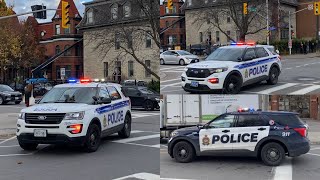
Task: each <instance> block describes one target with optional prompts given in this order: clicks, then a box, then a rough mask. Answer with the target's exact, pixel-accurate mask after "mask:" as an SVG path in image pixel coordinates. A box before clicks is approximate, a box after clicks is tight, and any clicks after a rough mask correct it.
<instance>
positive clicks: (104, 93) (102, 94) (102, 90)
mask: <svg viewBox="0 0 320 180" xmlns="http://www.w3.org/2000/svg"><path fill="white" fill-rule="evenodd" d="M99 97H100V98H110V95H109V92H108V91H107V89H106V88H105V87H102V88H100V92H99Z"/></svg>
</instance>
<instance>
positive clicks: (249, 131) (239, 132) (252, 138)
mask: <svg viewBox="0 0 320 180" xmlns="http://www.w3.org/2000/svg"><path fill="white" fill-rule="evenodd" d="M236 119H237V122H236V125H235V126H236V128H235V129H236V131H235V133H234V139H233V142H234V143H233V150H234V151H242V150H249V151H254V150H255V147H256V145H257V144H258V142H259V141H260V140H261V139H263V138H265V137H267V136H268V135H269V130H270V126H269V125H268V122H267V121H266V119H265V118H262V116H260V115H258V114H240V115H238V116H237V118H236Z"/></svg>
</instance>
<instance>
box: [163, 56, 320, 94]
mask: <svg viewBox="0 0 320 180" xmlns="http://www.w3.org/2000/svg"><path fill="white" fill-rule="evenodd" d="M300 57H301V56H300ZM282 65H283V71H282V73H281V75H280V77H279V83H278V84H276V85H267V84H266V82H262V83H260V84H255V85H250V86H247V87H243V88H242V90H241V92H240V93H241V94H289V95H302V94H317V93H320V76H319V73H320V70H319V69H320V58H319V57H307V56H306V57H305V58H290V59H283V60H282ZM183 70H184V66H178V65H161V66H160V72H161V73H162V74H161V75H162V78H161V93H162V94H164V93H165V94H172V93H174V94H182V93H183V94H185V93H187V92H185V91H184V90H183V89H182V88H181V85H180V81H181V80H180V75H181V74H182V72H183Z"/></svg>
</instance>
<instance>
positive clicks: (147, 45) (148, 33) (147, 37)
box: [146, 31, 151, 48]
mask: <svg viewBox="0 0 320 180" xmlns="http://www.w3.org/2000/svg"><path fill="white" fill-rule="evenodd" d="M150 34H151V32H150V31H147V33H146V48H151V35H150Z"/></svg>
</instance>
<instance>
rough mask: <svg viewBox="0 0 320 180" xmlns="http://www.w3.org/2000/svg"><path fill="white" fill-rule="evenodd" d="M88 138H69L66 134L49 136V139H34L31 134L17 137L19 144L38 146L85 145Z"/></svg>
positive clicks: (22, 134)
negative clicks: (34, 144)
mask: <svg viewBox="0 0 320 180" xmlns="http://www.w3.org/2000/svg"><path fill="white" fill-rule="evenodd" d="M85 138H86V136H81V137H68V136H67V135H64V134H48V135H47V137H34V136H33V134H31V133H21V134H20V135H19V136H17V139H18V141H19V142H23V143H36V144H71V145H83V144H84V142H85Z"/></svg>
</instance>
